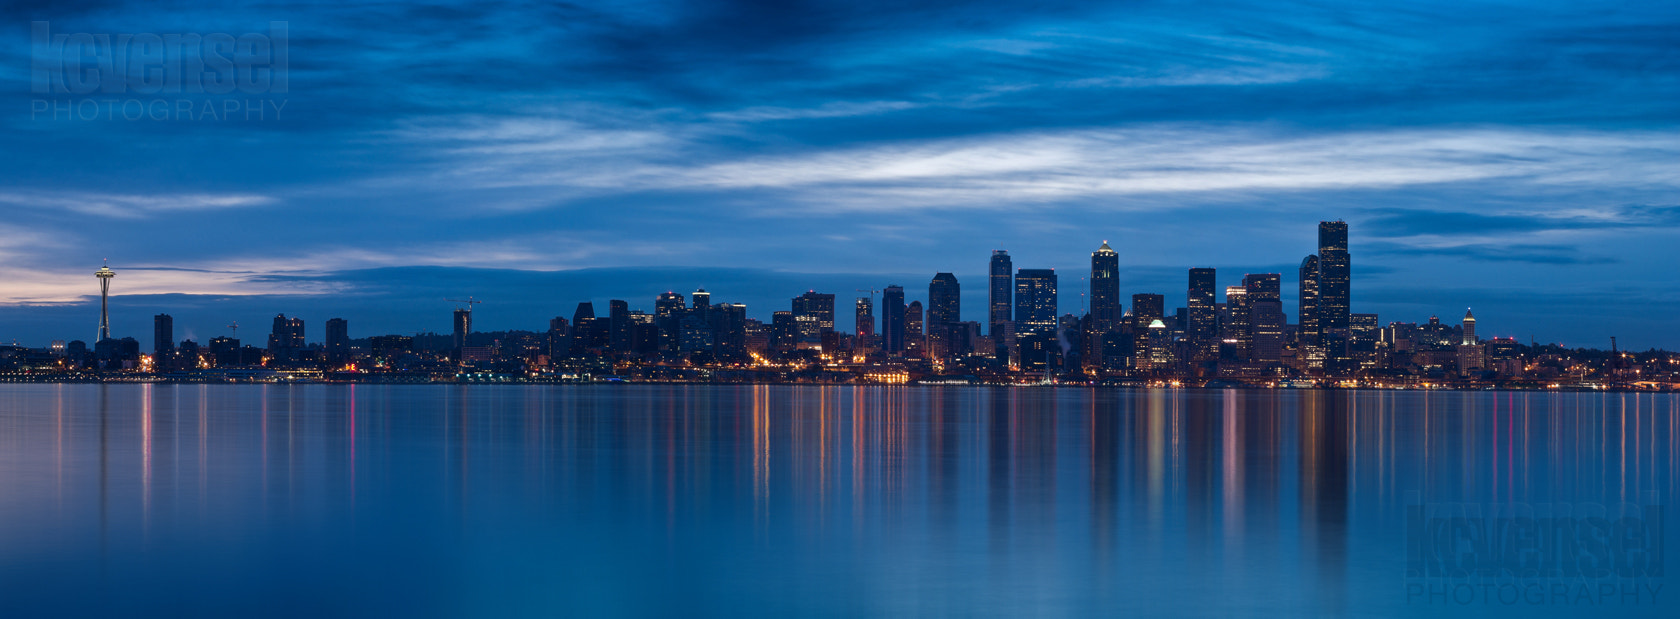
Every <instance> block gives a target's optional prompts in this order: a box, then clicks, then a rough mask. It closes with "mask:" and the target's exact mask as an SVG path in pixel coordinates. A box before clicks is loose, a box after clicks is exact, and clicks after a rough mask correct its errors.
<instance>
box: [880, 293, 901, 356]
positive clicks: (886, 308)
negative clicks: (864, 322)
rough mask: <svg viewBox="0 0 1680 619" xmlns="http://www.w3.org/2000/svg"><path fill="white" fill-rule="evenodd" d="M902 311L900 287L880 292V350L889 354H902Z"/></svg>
mask: <svg viewBox="0 0 1680 619" xmlns="http://www.w3.org/2000/svg"><path fill="white" fill-rule="evenodd" d="M904 310H905V308H904V288H903V287H902V286H887V287H886V289H885V290H882V291H881V349H882V350H884V351H886V352H887V353H889V354H900V353H903V352H904Z"/></svg>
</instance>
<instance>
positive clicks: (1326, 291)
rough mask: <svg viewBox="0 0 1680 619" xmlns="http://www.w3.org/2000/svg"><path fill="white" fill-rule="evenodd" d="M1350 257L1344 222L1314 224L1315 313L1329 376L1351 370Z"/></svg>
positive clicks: (1351, 276) (1351, 270)
mask: <svg viewBox="0 0 1680 619" xmlns="http://www.w3.org/2000/svg"><path fill="white" fill-rule="evenodd" d="M1351 263H1352V259H1351V258H1350V257H1349V255H1348V227H1347V223H1346V222H1341V221H1321V222H1319V223H1318V273H1319V279H1318V308H1319V309H1318V315H1319V330H1320V333H1321V335H1320V344H1321V345H1322V346H1324V349H1325V350H1324V366H1325V368H1324V369H1325V371H1326V372H1327V373H1330V374H1332V375H1339V374H1346V373H1348V372H1351V371H1352V370H1353V368H1352V356H1351V354H1350V351H1349V350H1348V338H1349V332H1348V321H1349V319H1350V317H1351V316H1352V309H1351V308H1352V304H1351V302H1352V298H1351V296H1352V295H1351V290H1350V286H1351V283H1352V279H1353V268H1352V264H1351Z"/></svg>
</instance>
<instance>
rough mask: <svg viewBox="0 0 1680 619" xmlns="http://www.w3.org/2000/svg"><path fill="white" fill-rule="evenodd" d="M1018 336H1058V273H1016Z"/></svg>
mask: <svg viewBox="0 0 1680 619" xmlns="http://www.w3.org/2000/svg"><path fill="white" fill-rule="evenodd" d="M1015 331H1016V333H1020V334H1024V333H1048V334H1051V335H1052V336H1053V335H1055V333H1056V270H1055V269H1020V270H1018V271H1016V272H1015Z"/></svg>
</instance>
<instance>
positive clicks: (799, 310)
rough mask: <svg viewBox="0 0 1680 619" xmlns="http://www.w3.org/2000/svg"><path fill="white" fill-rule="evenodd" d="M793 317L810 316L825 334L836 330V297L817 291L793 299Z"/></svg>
mask: <svg viewBox="0 0 1680 619" xmlns="http://www.w3.org/2000/svg"><path fill="white" fill-rule="evenodd" d="M793 315H794V317H795V318H798V317H800V316H810V317H812V318H815V319H816V320H817V324H818V327H819V328H821V329H822V332H823V333H827V332H829V331H833V330H834V295H832V294H823V293H820V292H817V291H815V290H811V291H806V293H805V294H802V295H799V296H797V297H794V298H793Z"/></svg>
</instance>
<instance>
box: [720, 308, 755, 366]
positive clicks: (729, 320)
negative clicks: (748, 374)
mask: <svg viewBox="0 0 1680 619" xmlns="http://www.w3.org/2000/svg"><path fill="white" fill-rule="evenodd" d="M714 307H715V308H716V309H717V311H715V312H712V314H713V315H714V317H715V318H714V322H715V324H714V326H713V330H714V331H715V332H716V333H717V335H716V336H715V338H716V347H715V350H716V351H717V355H718V357H719V358H721V359H723V360H726V361H744V360H746V358H747V306H746V305H745V304H741V303H719V304H717V305H716V306H714Z"/></svg>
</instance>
